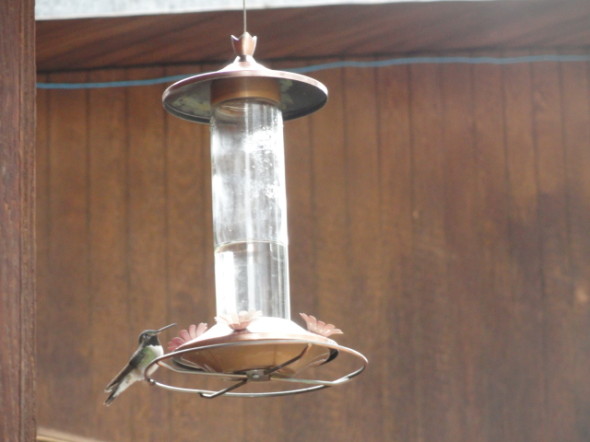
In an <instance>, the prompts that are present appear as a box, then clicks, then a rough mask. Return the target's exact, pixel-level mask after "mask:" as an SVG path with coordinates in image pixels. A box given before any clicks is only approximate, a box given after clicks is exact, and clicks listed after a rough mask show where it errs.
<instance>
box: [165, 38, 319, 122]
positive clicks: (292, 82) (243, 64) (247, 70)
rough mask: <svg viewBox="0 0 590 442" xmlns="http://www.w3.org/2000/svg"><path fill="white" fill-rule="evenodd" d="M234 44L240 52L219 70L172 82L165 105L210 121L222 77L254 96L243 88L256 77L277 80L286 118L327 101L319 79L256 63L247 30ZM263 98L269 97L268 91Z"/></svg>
mask: <svg viewBox="0 0 590 442" xmlns="http://www.w3.org/2000/svg"><path fill="white" fill-rule="evenodd" d="M232 44H233V47H234V51H235V52H236V54H237V58H236V59H235V60H234V61H233V62H232V63H230V64H229V65H227V66H225V67H224V68H223V69H220V70H218V71H215V72H207V73H204V74H199V75H194V76H192V77H188V78H185V79H184V80H180V81H178V82H176V83H174V84H172V85H171V86H169V87H168V88H167V89H166V90H165V91H164V95H163V96H162V103H163V106H164V108H165V109H166V110H167V111H168V112H170V113H171V114H172V115H175V116H177V117H179V118H183V119H185V120H189V121H196V122H199V123H206V124H208V123H209V121H210V119H211V102H212V94H211V86H212V83H213V82H219V81H222V80H224V81H228V80H231V81H234V82H235V81H237V82H239V83H240V84H241V85H242V86H241V89H242V92H243V93H241V94H238V96H251V97H253V96H258V95H257V93H256V92H244V91H249V90H250V88H251V84H253V83H256V79H261V80H262V79H271V80H274V81H275V82H276V83H277V84H278V89H279V94H278V104H279V107H280V109H281V111H282V113H283V120H290V119H293V118H298V117H302V116H304V115H307V114H309V113H311V112H314V111H315V110H317V109H319V108H321V107H322V106H323V105H324V104H325V103H326V101H327V99H328V89H327V88H326V86H324V85H323V84H322V83H320V82H319V81H317V80H314V79H313V78H310V77H307V76H305V75H301V74H296V73H293V72H284V71H275V70H272V69H268V68H266V67H264V66H262V65H261V64H259V63H257V62H256V61H255V60H254V58H253V54H254V50H255V48H256V37H252V36H251V35H250V34H249V33H247V32H246V33H244V34H243V35H242V36H241V37H240V38H236V37H234V36H232ZM249 80H250V84H248V81H249ZM213 98H214V99H215V97H213ZM261 98H266V93H265V92H262V96H261ZM213 101H215V100H213Z"/></svg>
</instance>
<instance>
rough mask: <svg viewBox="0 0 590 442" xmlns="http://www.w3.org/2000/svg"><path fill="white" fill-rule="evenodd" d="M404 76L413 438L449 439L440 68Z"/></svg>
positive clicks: (453, 419) (452, 418)
mask: <svg viewBox="0 0 590 442" xmlns="http://www.w3.org/2000/svg"><path fill="white" fill-rule="evenodd" d="M410 75H411V77H410V85H411V86H410V87H411V96H410V103H411V130H412V161H413V172H414V176H413V180H414V181H413V210H412V216H413V219H414V220H413V265H414V267H413V273H414V274H413V278H414V290H415V291H416V295H417V296H416V298H415V301H416V304H415V305H414V309H415V310H416V312H417V322H418V323H417V324H416V327H417V329H416V337H415V339H416V344H417V355H418V358H419V364H418V367H417V368H418V370H417V376H418V382H419V384H418V385H419V388H418V390H417V392H416V393H417V396H418V399H417V400H418V413H419V415H418V419H419V428H420V431H419V433H418V440H434V439H437V438H438V439H442V440H455V439H456V438H455V436H456V434H457V433H456V428H457V427H458V426H459V425H460V421H459V416H460V410H458V409H457V407H456V404H455V403H454V401H453V394H454V391H453V386H452V384H451V382H450V381H451V378H452V370H453V369H454V366H453V362H452V360H451V357H452V354H453V351H454V346H455V344H456V343H455V340H454V336H453V335H452V333H453V329H452V324H454V323H456V319H457V318H456V317H455V316H454V312H453V309H452V306H451V304H450V301H449V300H448V297H447V295H448V292H447V275H446V264H447V260H448V259H449V254H448V250H447V245H446V240H445V230H444V229H445V226H444V200H445V193H444V192H445V190H444V186H445V179H444V166H445V164H444V150H443V149H442V147H441V139H442V135H443V127H442V96H441V83H440V81H441V78H440V67H439V66H436V65H424V66H419V65H413V66H411V67H410Z"/></svg>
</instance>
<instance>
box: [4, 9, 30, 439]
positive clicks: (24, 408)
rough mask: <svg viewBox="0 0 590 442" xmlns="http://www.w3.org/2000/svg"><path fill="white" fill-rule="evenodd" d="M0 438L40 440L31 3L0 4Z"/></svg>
mask: <svg viewBox="0 0 590 442" xmlns="http://www.w3.org/2000/svg"><path fill="white" fill-rule="evenodd" d="M0 29H2V38H1V39H0V97H1V99H0V324H1V325H0V327H1V332H0V439H1V440H5V441H17V440H18V441H21V440H22V441H24V440H32V439H33V438H34V437H35V273H34V272H35V188H34V183H35V42H34V37H35V21H34V2H33V1H32V0H28V1H18V0H14V1H10V0H8V1H3V2H1V3H0Z"/></svg>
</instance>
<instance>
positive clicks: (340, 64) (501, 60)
mask: <svg viewBox="0 0 590 442" xmlns="http://www.w3.org/2000/svg"><path fill="white" fill-rule="evenodd" d="M584 61H590V55H556V54H546V55H523V56H519V57H409V58H390V59H387V60H373V61H335V62H332V63H323V64H316V65H311V66H302V67H299V68H288V69H285V70H286V71H289V72H296V73H299V74H305V73H309V72H317V71H323V70H327V69H338V68H382V67H387V66H402V65H410V64H495V65H508V64H516V63H540V62H584ZM188 76H189V75H172V76H168V77H160V78H148V79H145V80H124V81H108V82H99V83H37V88H38V89H100V88H111V87H131V86H151V85H154V84H162V83H171V82H174V81H178V80H182V79H183V78H187V77H188Z"/></svg>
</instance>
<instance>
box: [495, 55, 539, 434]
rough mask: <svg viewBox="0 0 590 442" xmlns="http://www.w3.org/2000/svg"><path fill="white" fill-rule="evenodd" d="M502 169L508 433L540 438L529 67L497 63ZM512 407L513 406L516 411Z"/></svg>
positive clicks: (534, 182)
mask: <svg viewBox="0 0 590 442" xmlns="http://www.w3.org/2000/svg"><path fill="white" fill-rule="evenodd" d="M503 83H504V88H503V92H504V125H505V128H506V132H505V137H506V138H505V141H506V167H507V169H506V171H507V185H508V189H509V200H508V204H509V205H508V208H509V231H508V235H509V236H508V238H509V240H510V250H509V253H510V263H511V267H510V270H509V274H508V275H509V278H510V286H511V287H510V288H511V291H510V296H511V299H510V305H509V308H510V310H509V311H508V312H507V313H508V315H509V316H508V318H507V321H506V322H507V324H508V327H509V328H510V329H511V330H512V340H511V341H509V342H506V346H507V348H510V350H511V351H510V355H511V356H510V357H511V363H512V364H514V365H513V366H512V373H511V375H510V390H511V391H512V398H513V399H512V400H513V401H514V402H511V407H513V412H512V413H511V414H510V416H507V420H506V423H507V425H509V426H510V427H509V428H510V433H511V437H523V438H527V439H534V440H545V439H544V438H545V434H546V432H545V421H544V419H543V416H544V414H545V412H544V407H545V374H544V372H543V367H544V362H545V361H544V352H543V346H544V333H543V332H544V329H543V321H544V319H545V318H544V316H545V312H544V293H543V285H542V283H541V281H542V273H541V253H542V251H541V248H540V230H539V221H538V210H539V208H538V201H537V193H538V183H537V171H536V152H535V145H534V140H533V130H532V119H531V115H532V99H531V66H530V64H524V63H523V64H518V65H507V66H504V67H503ZM517 410H518V411H517Z"/></svg>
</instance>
